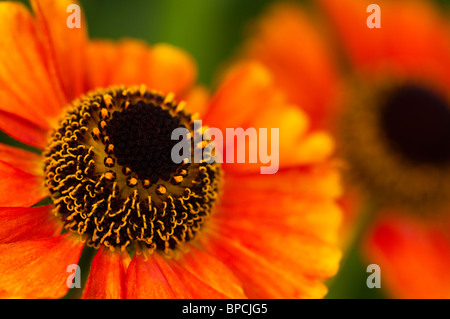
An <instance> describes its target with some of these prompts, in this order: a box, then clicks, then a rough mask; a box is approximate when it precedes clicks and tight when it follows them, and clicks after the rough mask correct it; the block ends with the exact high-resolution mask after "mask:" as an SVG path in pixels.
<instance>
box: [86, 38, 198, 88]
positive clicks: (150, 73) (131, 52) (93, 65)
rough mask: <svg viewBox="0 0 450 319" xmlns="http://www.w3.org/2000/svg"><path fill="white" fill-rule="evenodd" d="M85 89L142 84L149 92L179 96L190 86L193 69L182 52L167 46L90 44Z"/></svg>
mask: <svg viewBox="0 0 450 319" xmlns="http://www.w3.org/2000/svg"><path fill="white" fill-rule="evenodd" d="M87 52H88V53H87V54H88V58H87V63H88V67H87V72H88V74H87V81H88V87H87V89H88V90H92V89H95V88H98V87H107V86H111V85H140V84H145V85H146V86H147V87H148V88H149V89H151V90H158V91H162V92H163V93H169V92H173V93H175V94H176V95H182V94H184V93H186V92H187V90H188V89H189V88H190V87H191V86H192V85H193V84H194V81H195V78H196V76H197V68H196V65H195V62H194V60H193V59H192V58H191V57H190V56H189V55H188V54H187V53H186V52H185V51H183V50H181V49H178V48H175V47H173V46H170V45H168V44H157V45H154V46H148V45H146V44H145V43H144V42H141V41H137V40H129V39H126V40H122V41H120V42H117V43H115V42H110V41H101V40H96V41H91V43H90V44H89V47H88V51H87Z"/></svg>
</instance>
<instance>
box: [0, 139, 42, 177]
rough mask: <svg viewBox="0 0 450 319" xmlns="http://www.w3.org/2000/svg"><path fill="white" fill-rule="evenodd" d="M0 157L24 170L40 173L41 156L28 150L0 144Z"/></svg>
mask: <svg viewBox="0 0 450 319" xmlns="http://www.w3.org/2000/svg"><path fill="white" fill-rule="evenodd" d="M0 158H1V160H2V161H3V162H4V163H6V164H9V165H12V166H14V167H15V168H17V169H20V170H22V171H24V172H28V173H30V174H35V175H39V174H42V168H41V157H40V156H39V155H37V154H34V153H31V152H29V151H26V150H23V149H20V148H17V147H12V146H8V145H5V144H0Z"/></svg>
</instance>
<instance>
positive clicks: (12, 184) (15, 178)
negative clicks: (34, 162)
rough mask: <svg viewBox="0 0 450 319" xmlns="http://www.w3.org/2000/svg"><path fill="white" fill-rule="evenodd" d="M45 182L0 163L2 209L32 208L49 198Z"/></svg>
mask: <svg viewBox="0 0 450 319" xmlns="http://www.w3.org/2000/svg"><path fill="white" fill-rule="evenodd" d="M43 183H44V180H43V177H41V176H36V175H32V174H28V173H25V172H23V171H22V170H20V169H17V168H15V167H13V166H12V165H9V164H6V163H4V162H2V161H0V207H17V206H22V207H23V206H31V205H33V204H36V203H38V202H39V201H40V200H42V199H43V198H45V197H46V196H47V193H46V191H45V188H44V185H43Z"/></svg>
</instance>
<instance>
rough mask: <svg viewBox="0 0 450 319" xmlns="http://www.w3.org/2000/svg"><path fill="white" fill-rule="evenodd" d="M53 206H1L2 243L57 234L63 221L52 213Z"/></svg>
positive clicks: (0, 238)
mask: <svg viewBox="0 0 450 319" xmlns="http://www.w3.org/2000/svg"><path fill="white" fill-rule="evenodd" d="M52 208H53V206H41V207H33V208H29V207H0V243H2V244H4V243H10V242H15V241H20V240H35V239H40V238H45V237H53V236H57V235H58V234H60V233H61V230H62V223H61V222H60V220H58V219H57V218H55V216H54V214H53V213H52Z"/></svg>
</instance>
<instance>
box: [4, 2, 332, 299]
mask: <svg viewBox="0 0 450 319" xmlns="http://www.w3.org/2000/svg"><path fill="white" fill-rule="evenodd" d="M68 4H69V1H64V0H58V1H49V0H36V1H32V8H33V11H34V14H35V16H33V15H32V14H31V13H30V12H29V11H28V10H27V8H25V7H24V6H22V5H21V4H18V3H12V2H2V3H0V19H1V20H2V21H3V24H4V29H2V35H1V36H0V44H1V45H0V47H1V48H2V49H0V82H1V84H2V85H1V89H0V90H1V94H0V96H1V97H0V129H2V130H3V131H4V132H6V133H7V134H9V135H10V136H11V137H14V138H16V139H17V140H19V141H21V142H22V143H25V144H28V145H31V146H33V147H34V148H35V149H36V150H37V152H38V153H40V154H41V156H39V155H37V154H35V153H33V152H30V151H26V150H22V149H18V148H15V147H12V146H7V145H4V144H0V153H1V154H2V156H1V160H0V191H1V195H0V255H1V258H0V260H1V262H0V272H1V273H2V276H1V278H0V296H2V297H26V298H30V297H31V298H34V297H47V298H48V297H61V296H63V295H64V294H65V293H66V292H67V291H68V289H69V288H68V285H67V278H68V275H69V273H68V272H67V267H68V266H69V265H72V264H77V263H78V262H79V260H80V256H85V255H86V254H87V255H89V254H90V255H91V256H93V257H92V262H91V267H90V272H89V276H88V278H87V281H86V285H85V288H84V291H83V297H85V298H125V297H126V298H224V297H230V298H245V297H250V298H296V297H322V296H324V295H325V293H326V286H325V285H324V283H323V280H324V279H325V278H328V277H330V276H333V275H334V274H335V273H336V271H337V267H338V263H339V260H340V250H339V248H338V247H337V245H336V240H337V238H336V237H337V229H338V226H339V223H340V216H341V212H340V209H339V207H338V206H337V204H336V199H337V197H338V196H339V195H340V192H341V190H340V184H339V175H338V172H337V170H336V168H335V164H334V163H333V161H332V160H330V154H331V152H332V150H333V141H332V139H331V138H330V136H329V135H328V134H327V133H326V132H323V131H318V130H316V129H315V127H314V126H313V125H311V122H310V120H309V117H308V115H307V113H305V112H303V111H302V110H301V109H300V108H298V107H297V106H294V105H292V104H291V103H289V102H287V101H286V99H285V97H284V95H283V93H282V91H280V90H278V89H277V88H276V87H275V85H274V81H273V76H272V74H271V72H270V71H268V69H267V68H265V67H264V66H263V65H261V64H260V63H258V62H255V61H246V62H243V63H238V64H236V65H234V66H233V67H232V68H230V69H229V70H228V71H227V72H226V73H225V74H224V75H223V78H222V81H221V82H220V85H219V86H218V88H217V90H216V92H215V93H214V94H213V95H211V96H210V95H209V93H208V92H207V90H206V89H205V88H203V87H201V86H196V85H195V77H196V67H195V64H194V62H193V60H192V58H190V57H189V55H188V54H187V53H186V52H184V51H182V50H180V49H177V48H174V47H172V46H169V45H166V44H160V45H155V46H148V45H146V44H144V43H141V42H139V41H134V40H123V41H121V42H118V43H115V42H108V41H103V40H97V41H90V40H88V39H87V38H86V35H85V29H83V28H81V29H69V28H67V27H66V7H67V6H68ZM195 112H198V113H199V114H200V115H201V116H202V118H203V120H204V123H206V124H207V125H209V126H214V127H217V128H222V129H224V128H228V127H231V128H233V127H244V128H248V127H266V128H270V127H276V128H279V129H280V137H281V141H280V166H281V167H280V171H279V172H278V173H277V174H274V175H261V174H260V172H259V166H256V165H255V163H249V164H245V163H242V164H239V165H234V164H229V163H226V164H224V165H220V164H219V163H215V162H212V163H211V162H206V161H203V162H200V163H196V162H192V161H191V162H189V161H186V162H182V163H175V162H173V161H172V160H171V158H170V154H171V150H172V148H173V146H174V143H175V142H174V141H173V140H172V138H171V132H172V131H173V130H174V129H177V128H180V127H184V128H186V129H187V131H188V133H187V135H188V137H187V138H188V139H192V138H193V137H195V136H196V134H199V133H202V132H203V130H204V128H200V130H199V131H197V130H195V127H194V126H193V120H194V119H195V118H197V116H198V115H195ZM200 131H201V132H200ZM203 147H204V145H203V144H195V145H194V146H193V150H194V151H195V150H196V149H203ZM233 147H234V144H233V143H231V145H229V144H226V145H225V151H227V150H228V151H230V150H231V148H233ZM247 147H248V146H247ZM256 164H258V163H256ZM43 199H47V200H46V201H44V202H43V201H42V200H43ZM49 199H50V200H49ZM48 202H51V204H48ZM42 203H44V205H43V206H42ZM45 203H47V204H45ZM63 229H64V231H63ZM86 246H91V247H86ZM81 271H82V272H84V271H89V270H88V269H81Z"/></svg>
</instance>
